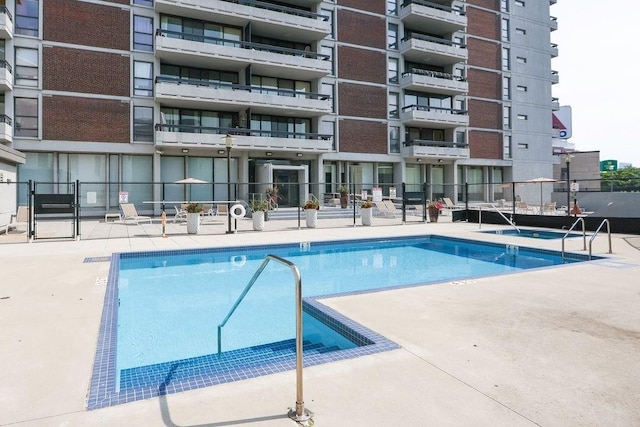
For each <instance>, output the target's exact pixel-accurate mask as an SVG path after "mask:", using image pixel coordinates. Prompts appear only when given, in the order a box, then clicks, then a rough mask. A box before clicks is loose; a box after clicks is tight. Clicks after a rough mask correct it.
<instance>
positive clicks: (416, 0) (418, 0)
mask: <svg viewBox="0 0 640 427" xmlns="http://www.w3.org/2000/svg"><path fill="white" fill-rule="evenodd" d="M412 4H417V5H419V6H426V7H431V8H433V9H438V10H443V11H445V12H451V13H454V14H456V15H460V16H465V15H466V12H465V11H464V10H462V9H459V8H455V7H449V6H445V5H443V4H439V3H432V2H430V1H425V0H405V1H404V2H403V3H402V5H401V6H400V7H401V8H403V7H407V6H411V5H412Z"/></svg>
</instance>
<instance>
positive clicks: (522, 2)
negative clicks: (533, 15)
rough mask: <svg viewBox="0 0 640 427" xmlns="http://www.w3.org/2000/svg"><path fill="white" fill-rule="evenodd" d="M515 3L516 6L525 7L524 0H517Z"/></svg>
mask: <svg viewBox="0 0 640 427" xmlns="http://www.w3.org/2000/svg"><path fill="white" fill-rule="evenodd" d="M514 3H515V4H516V6H521V7H524V1H522V0H516V1H515V2H514Z"/></svg>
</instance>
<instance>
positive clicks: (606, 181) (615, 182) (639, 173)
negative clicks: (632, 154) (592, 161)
mask: <svg viewBox="0 0 640 427" xmlns="http://www.w3.org/2000/svg"><path fill="white" fill-rule="evenodd" d="M600 178H601V181H600V188H601V190H602V191H640V168H634V167H628V168H622V169H618V170H617V171H604V172H600Z"/></svg>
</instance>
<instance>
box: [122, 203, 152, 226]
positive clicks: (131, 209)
mask: <svg viewBox="0 0 640 427" xmlns="http://www.w3.org/2000/svg"><path fill="white" fill-rule="evenodd" d="M120 208H121V209H122V214H123V215H122V222H123V223H124V222H127V220H130V221H135V223H136V224H139V223H140V221H149V224H151V217H150V216H142V215H138V211H137V210H136V206H135V205H134V204H133V203H121V204H120Z"/></svg>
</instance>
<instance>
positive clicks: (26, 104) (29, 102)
mask: <svg viewBox="0 0 640 427" xmlns="http://www.w3.org/2000/svg"><path fill="white" fill-rule="evenodd" d="M15 114H16V126H15V129H14V132H15V136H26V137H37V136H38V100H37V99H35V98H15Z"/></svg>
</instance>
